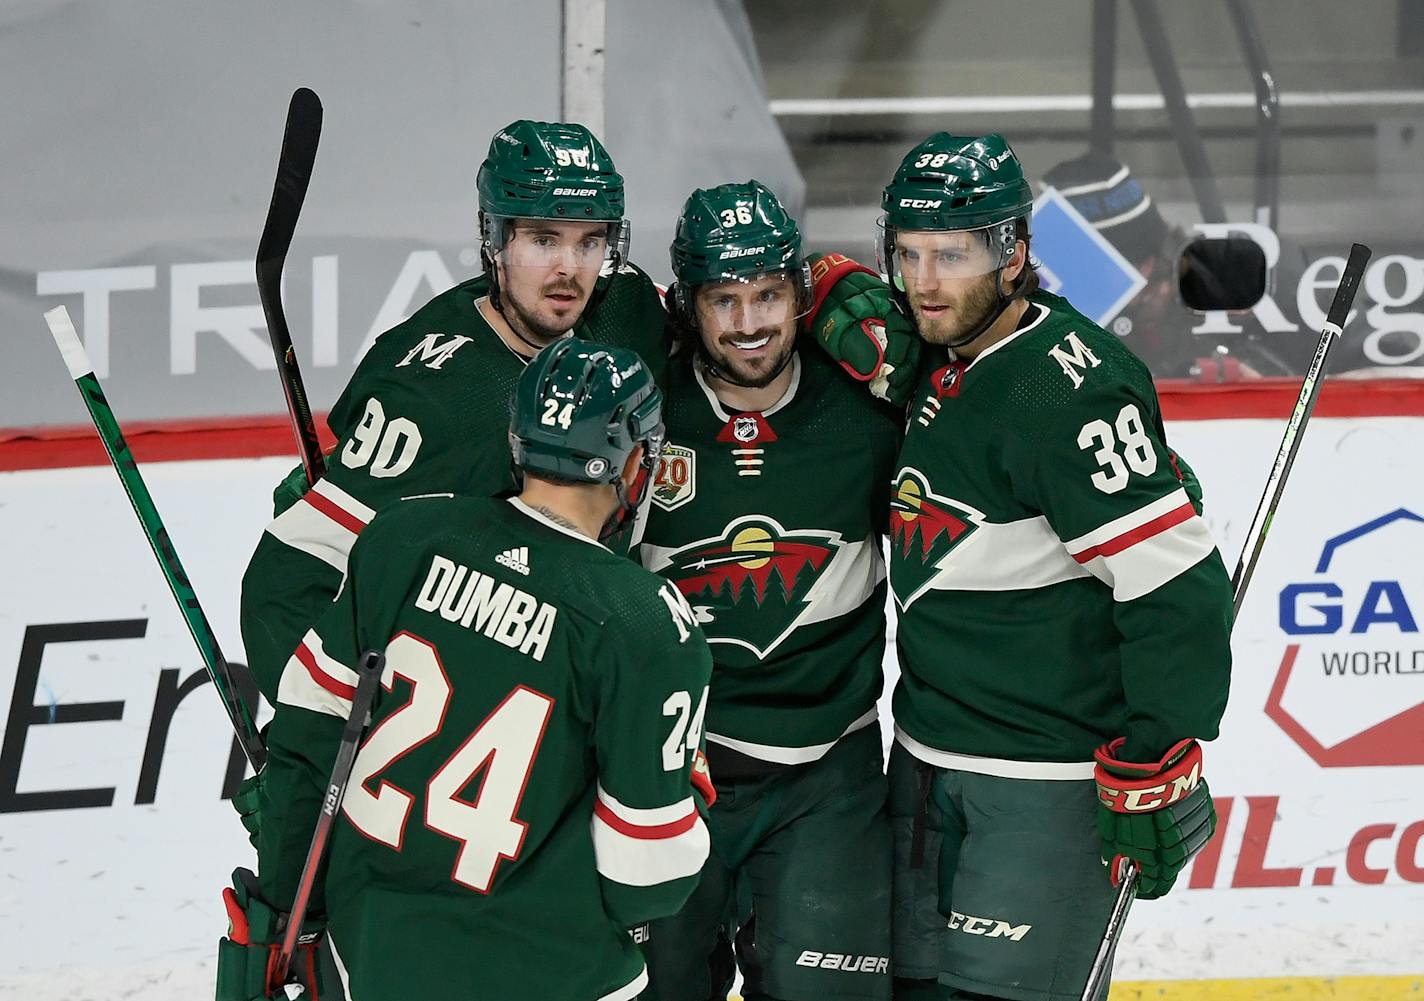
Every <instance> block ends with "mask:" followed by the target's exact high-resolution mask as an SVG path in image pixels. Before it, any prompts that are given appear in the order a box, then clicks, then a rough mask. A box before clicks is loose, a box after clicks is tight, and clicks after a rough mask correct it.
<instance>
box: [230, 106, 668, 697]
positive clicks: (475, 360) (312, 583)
mask: <svg viewBox="0 0 1424 1001" xmlns="http://www.w3.org/2000/svg"><path fill="white" fill-rule="evenodd" d="M478 187H479V195H480V212H479V223H480V234H481V255H482V257H483V260H484V265H485V271H484V273H483V274H481V275H480V276H479V277H477V278H473V279H471V280H469V281H467V282H464V283H462V284H460V285H456V286H455V287H454V288H452V289H449V290H447V291H445V292H442V293H440V294H439V295H437V296H436V297H435V298H434V299H432V300H431V301H430V302H429V303H427V304H426V305H425V306H423V307H421V309H420V310H418V311H417V312H416V313H415V315H414V316H412V317H411V318H410V319H409V320H407V321H405V322H404V323H402V324H400V325H398V326H396V327H394V328H392V329H391V330H389V331H387V332H386V333H384V334H382V335H381V336H380V337H378V338H377V339H376V341H375V343H374V344H373V345H372V347H371V349H370V350H369V351H368V352H367V353H366V355H365V357H364V358H362V360H361V363H360V365H359V366H358V368H357V370H356V373H355V375H353V376H352V378H351V381H350V383H348V384H347V387H346V389H345V391H344V392H343V393H342V394H341V398H340V399H339V400H338V401H337V403H336V406H335V407H333V408H332V411H331V414H330V417H329V418H328V423H329V424H330V426H331V429H332V431H333V432H334V433H335V435H336V438H337V446H336V450H335V451H334V452H333V453H332V454H331V457H330V459H329V460H328V465H327V471H326V475H325V476H323V477H322V478H321V479H320V480H318V481H317V482H316V483H315V484H314V485H313V486H312V488H311V489H310V490H309V491H306V492H305V494H304V496H302V498H301V499H300V500H299V501H297V502H296V503H292V504H290V506H288V507H286V509H285V510H283V511H281V512H280V513H279V514H278V516H277V517H276V519H275V520H274V521H273V522H272V523H271V524H270V525H268V527H267V530H266V532H265V533H264V534H263V536H262V539H261V540H260V542H259V543H258V546H257V550H256V552H255V553H254V554H253V557H252V560H251V562H250V563H249V564H248V568H247V572H246V574H245V575H244V577H243V582H242V619H241V622H242V638H243V645H244V647H245V648H246V652H247V658H248V664H249V665H250V666H251V668H252V671H253V674H254V675H255V676H256V680H257V685H258V688H259V689H260V690H261V692H262V694H263V695H264V696H266V698H267V699H268V701H269V702H270V701H275V699H276V694H277V679H278V677H279V675H280V674H281V671H282V666H283V665H284V664H285V663H286V661H287V658H288V657H289V656H290V655H291V652H292V650H293V649H294V648H295V647H296V645H297V640H298V639H300V638H301V635H302V633H303V631H305V630H306V628H307V627H308V626H310V625H311V624H312V623H313V622H315V621H316V618H317V616H318V615H320V614H321V611H322V609H323V607H324V606H325V605H327V604H328V603H329V602H330V601H331V599H332V598H333V597H334V596H335V595H336V590H337V588H338V586H339V585H340V583H341V575H342V574H343V573H344V572H345V570H346V560H347V554H348V553H350V551H351V545H352V543H354V542H355V541H356V538H357V536H358V535H359V534H360V533H361V530H362V529H363V528H364V527H365V525H366V523H367V522H369V521H370V520H371V518H372V516H373V515H374V514H375V512H376V511H378V510H380V509H381V508H383V507H385V506H386V505H387V504H390V503H392V502H393V501H395V500H397V499H398V498H400V497H405V496H410V495H412V494H420V493H433V492H439V491H453V492H455V493H461V494H470V495H473V496H495V495H496V494H499V493H501V492H505V491H508V490H510V489H512V488H513V485H514V484H513V480H512V479H511V474H510V465H509V445H508V442H507V439H506V430H507V428H508V423H509V397H510V393H511V392H512V390H513V388H514V383H515V380H516V379H517V378H518V377H519V373H520V372H522V371H523V370H524V366H525V364H526V363H527V362H528V360H529V358H530V357H531V356H532V355H533V354H534V353H535V352H536V351H538V350H539V349H540V348H541V347H543V346H544V345H546V344H548V343H550V342H551V341H553V340H555V339H557V338H559V337H562V336H565V335H566V334H568V333H569V332H570V331H571V330H573V331H575V332H576V333H577V334H578V335H579V336H582V337H586V338H590V339H593V340H597V341H601V342H604V343H609V344H619V345H623V346H626V347H631V348H633V349H634V350H636V351H637V352H638V353H639V355H640V356H641V357H642V358H643V361H644V363H645V364H647V365H648V366H650V368H651V370H652V371H653V374H654V376H655V377H657V378H659V379H661V377H662V366H663V365H664V363H665V358H666V355H667V338H666V335H665V330H664V325H665V322H666V314H665V312H664V310H663V307H662V300H661V296H660V293H659V291H658V289H657V287H656V286H655V285H654V284H653V282H652V280H651V279H650V278H648V276H647V275H646V274H644V273H643V272H642V271H639V270H638V269H637V268H634V267H633V266H632V265H630V264H628V263H627V260H626V253H627V242H628V241H627V226H626V224H625V223H624V221H623V203H624V199H623V179H622V177H621V176H620V175H619V174H618V172H617V171H616V170H615V169H614V166H613V162H612V160H611V159H610V158H609V156H608V152H607V150H605V149H604V148H603V146H602V144H600V143H599V141H598V140H597V139H596V138H594V136H593V135H592V133H590V132H589V131H588V130H587V129H586V128H584V127H583V126H581V125H561V124H551V123H546V122H530V121H518V122H514V123H512V124H511V125H509V126H507V127H505V128H503V129H501V130H500V131H498V132H497V133H495V136H494V138H493V139H492V140H491V142H490V147H489V154H488V155H487V156H486V158H485V160H484V163H483V164H482V165H481V167H480V171H479V178H478ZM600 272H602V276H600ZM289 479H290V478H289ZM303 482H304V481H303Z"/></svg>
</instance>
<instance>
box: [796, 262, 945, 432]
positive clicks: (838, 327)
mask: <svg viewBox="0 0 1424 1001" xmlns="http://www.w3.org/2000/svg"><path fill="white" fill-rule="evenodd" d="M807 260H808V261H809V263H810V265H811V284H812V304H811V312H809V313H808V314H806V329H807V330H809V331H810V332H811V333H813V334H815V335H816V340H817V341H818V342H819V343H820V344H821V346H822V347H823V348H825V350H826V353H827V354H829V355H830V356H831V357H832V358H834V359H835V360H836V361H838V362H840V364H841V367H842V368H844V369H845V370H846V371H847V372H849V373H850V374H851V375H852V376H853V377H855V378H856V379H859V380H860V381H861V382H865V383H868V384H869V388H870V391H871V393H873V394H874V395H875V396H878V397H879V398H880V399H882V400H888V401H889V402H890V403H893V404H894V405H895V406H897V407H903V406H905V405H907V404H908V403H909V401H910V396H911V395H912V394H913V393H914V391H915V370H916V368H917V366H918V364H919V360H920V346H921V342H920V338H919V335H918V334H916V333H915V325H914V324H913V323H912V322H910V320H909V319H908V318H907V317H905V316H904V315H902V314H901V313H900V309H899V307H898V306H896V304H895V299H894V297H892V296H891V294H890V287H889V286H888V285H886V284H885V283H884V282H883V281H881V280H880V276H879V275H877V274H876V273H875V272H874V271H872V270H870V269H869V268H867V267H866V266H865V265H863V264H858V263H856V262H855V261H853V260H851V259H850V258H849V257H844V256H842V255H840V254H825V255H822V256H813V257H810V258H807Z"/></svg>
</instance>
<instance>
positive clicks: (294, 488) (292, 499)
mask: <svg viewBox="0 0 1424 1001" xmlns="http://www.w3.org/2000/svg"><path fill="white" fill-rule="evenodd" d="M310 489H311V484H310V483H308V482H307V471H306V469H305V468H304V467H303V466H302V464H301V463H300V462H299V463H297V465H296V468H295V469H293V470H292V471H291V472H290V473H288V474H287V475H286V476H284V477H282V482H281V483H278V484H277V487H276V489H274V490H273V491H272V517H274V518H275V517H277V516H278V515H279V514H281V513H282V512H283V511H286V510H287V508H289V507H291V506H292V505H293V504H295V503H296V502H297V501H299V500H301V499H302V498H303V497H305V496H306V493H307V491H308V490H310Z"/></svg>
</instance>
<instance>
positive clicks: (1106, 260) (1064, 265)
mask: <svg viewBox="0 0 1424 1001" xmlns="http://www.w3.org/2000/svg"><path fill="white" fill-rule="evenodd" d="M1032 256H1033V257H1034V258H1035V259H1036V260H1037V261H1038V262H1039V263H1040V264H1041V265H1042V266H1041V267H1040V268H1039V269H1038V276H1039V280H1040V282H1041V284H1042V285H1043V287H1044V288H1045V289H1047V290H1048V291H1050V292H1053V293H1055V294H1056V295H1061V296H1063V297H1064V298H1065V299H1067V300H1068V301H1069V302H1071V303H1072V304H1073V306H1074V308H1075V309H1077V310H1078V312H1080V313H1082V314H1083V315H1084V316H1087V317H1089V318H1090V319H1092V320H1094V321H1095V322H1097V323H1098V324H1100V325H1104V326H1105V325H1106V324H1107V322H1108V321H1109V320H1111V319H1112V318H1113V317H1114V316H1116V315H1117V313H1118V311H1119V310H1120V309H1122V307H1124V306H1126V305H1127V304H1128V303H1129V302H1131V301H1132V299H1133V297H1134V296H1135V295H1137V293H1138V292H1140V291H1142V287H1143V286H1144V285H1146V284H1147V279H1146V278H1143V277H1142V274H1141V273H1140V272H1139V271H1138V270H1137V269H1136V268H1135V267H1133V266H1132V264H1131V263H1130V262H1129V261H1128V260H1127V258H1125V257H1123V256H1122V254H1120V253H1118V251H1117V248H1116V247H1114V246H1113V245H1112V244H1111V243H1109V242H1108V241H1107V239H1106V238H1105V237H1104V236H1103V235H1102V234H1101V233H1099V232H1098V231H1097V230H1095V229H1094V228H1093V224H1092V223H1090V222H1088V220H1086V219H1084V218H1083V216H1082V213H1080V212H1079V211H1078V210H1077V209H1075V208H1074V207H1073V206H1072V205H1070V204H1069V203H1068V199H1066V198H1064V197H1063V196H1062V195H1060V194H1059V193H1058V192H1057V191H1056V190H1054V189H1053V188H1049V189H1048V190H1047V191H1045V192H1044V193H1043V194H1042V195H1040V196H1039V198H1038V200H1037V201H1035V202H1034V203H1033V253H1032Z"/></svg>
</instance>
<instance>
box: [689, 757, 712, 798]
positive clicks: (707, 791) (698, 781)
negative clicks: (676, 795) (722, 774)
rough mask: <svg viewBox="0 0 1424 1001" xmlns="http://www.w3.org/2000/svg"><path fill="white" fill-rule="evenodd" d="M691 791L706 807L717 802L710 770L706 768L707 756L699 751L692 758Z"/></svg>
mask: <svg viewBox="0 0 1424 1001" xmlns="http://www.w3.org/2000/svg"><path fill="white" fill-rule="evenodd" d="M692 791H693V792H695V793H697V795H698V796H700V797H702V802H703V804H704V805H706V806H711V805H712V804H713V803H715V802H717V787H716V786H714V785H713V784H712V769H710V768H708V767H707V755H706V754H703V753H702V751H701V750H698V752H697V753H696V754H694V755H693V756H692Z"/></svg>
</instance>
